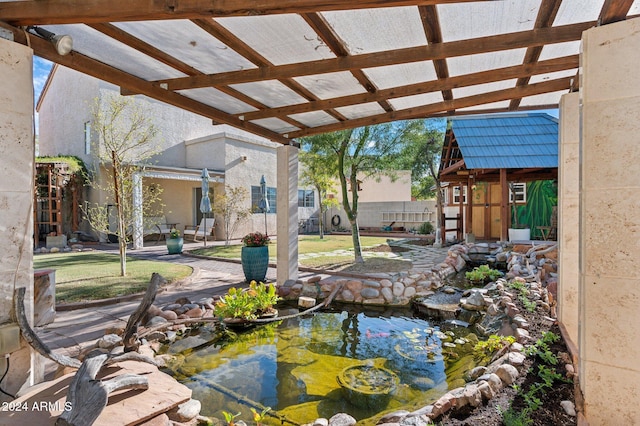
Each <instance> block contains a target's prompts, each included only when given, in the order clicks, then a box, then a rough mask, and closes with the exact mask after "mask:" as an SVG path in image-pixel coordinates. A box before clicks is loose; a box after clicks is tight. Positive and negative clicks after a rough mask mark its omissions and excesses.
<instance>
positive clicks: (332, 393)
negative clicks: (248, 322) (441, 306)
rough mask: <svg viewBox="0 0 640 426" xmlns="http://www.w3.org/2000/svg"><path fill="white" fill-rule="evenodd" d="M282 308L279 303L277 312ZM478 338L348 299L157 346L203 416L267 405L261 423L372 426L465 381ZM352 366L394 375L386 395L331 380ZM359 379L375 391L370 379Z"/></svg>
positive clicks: (247, 412)
mask: <svg viewBox="0 0 640 426" xmlns="http://www.w3.org/2000/svg"><path fill="white" fill-rule="evenodd" d="M296 311H297V310H296ZM290 313H291V309H287V308H285V307H281V308H280V314H281V316H283V315H287V314H290ZM476 342H477V338H476V336H475V335H474V334H472V333H471V332H470V331H469V329H466V328H461V327H456V326H454V325H451V326H447V324H436V323H433V322H430V321H428V320H425V319H421V318H417V317H415V316H414V315H413V313H412V312H411V311H410V310H398V309H395V310H393V311H391V310H383V309H382V308H380V309H364V310H363V309H360V310H358V309H357V308H355V307H353V306H351V305H349V306H344V307H341V308H340V309H336V310H332V311H322V312H321V311H317V312H315V313H314V314H311V315H308V316H302V317H296V318H292V319H285V320H283V321H279V322H276V323H270V324H267V325H260V326H256V327H255V328H252V329H250V330H245V331H242V332H238V333H235V332H230V331H227V332H224V331H221V330H220V329H214V328H212V327H211V328H210V327H201V328H199V329H196V330H192V331H191V332H190V334H189V335H188V336H185V337H184V338H182V339H180V340H177V341H175V342H174V343H172V344H171V345H169V346H167V347H165V348H164V350H165V351H166V353H170V354H173V355H175V360H176V361H175V362H174V363H173V364H172V365H171V366H170V368H169V371H167V372H169V373H170V374H173V375H174V376H175V377H176V378H177V379H178V380H179V381H180V382H181V383H183V384H185V385H186V386H188V387H189V388H190V389H192V391H193V398H195V399H197V400H199V401H200V402H202V410H201V414H202V415H205V416H211V417H215V418H219V419H222V418H224V415H223V411H226V412H228V413H232V414H235V413H238V412H241V413H242V414H241V416H239V417H237V418H236V420H239V419H242V420H245V421H246V422H247V423H249V422H252V420H251V419H252V414H251V408H254V409H255V410H256V411H258V413H259V412H261V411H262V409H264V407H271V410H270V412H269V413H270V416H268V417H267V418H266V419H265V420H264V421H263V423H264V424H273V425H275V424H278V425H279V424H303V423H309V422H313V420H315V419H316V418H319V417H325V418H329V417H331V416H333V415H334V414H336V413H339V412H344V413H348V414H350V415H352V416H353V417H355V418H356V419H357V420H358V421H359V422H358V424H375V423H376V421H375V418H376V417H379V415H380V414H381V413H384V412H388V411H393V410H397V409H400V408H402V409H409V410H411V409H417V408H420V407H422V406H424V405H427V404H429V403H430V402H432V401H434V400H435V399H437V398H438V397H439V396H441V395H442V394H444V393H445V392H446V391H447V389H449V388H454V387H457V386H459V385H460V384H461V383H462V384H463V383H464V379H463V374H464V372H466V371H467V370H469V369H470V368H473V367H474V366H475V362H474V360H473V355H472V354H473V347H474V346H475V343H476ZM354 366H360V369H361V370H363V371H369V370H371V371H374V372H375V374H378V375H379V374H381V373H382V374H387V372H390V374H391V375H392V376H397V377H393V378H389V377H386V378H385V379H384V380H386V381H387V384H389V383H391V381H393V384H392V385H389V386H387V390H386V391H388V392H389V395H388V397H385V398H382V399H376V400H375V401H373V402H371V403H362V402H361V401H360V402H359V401H357V400H352V401H351V402H350V401H349V400H348V399H347V397H348V396H349V393H350V392H349V391H345V390H343V389H342V388H341V386H340V384H339V383H338V380H337V378H338V376H339V375H341V374H342V376H341V377H343V380H345V379H344V377H352V376H353V368H352V367H354ZM350 367H351V368H350ZM363 367H364V368H363ZM375 374H374V376H375ZM358 380H359V381H360V382H362V383H365V384H366V385H367V386H369V387H375V383H373V382H372V381H375V380H374V379H373V378H366V377H365V378H364V379H363V378H359V379H358Z"/></svg>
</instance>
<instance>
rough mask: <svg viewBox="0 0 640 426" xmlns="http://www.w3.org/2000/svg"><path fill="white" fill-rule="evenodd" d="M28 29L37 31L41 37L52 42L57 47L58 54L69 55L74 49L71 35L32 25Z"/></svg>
mask: <svg viewBox="0 0 640 426" xmlns="http://www.w3.org/2000/svg"><path fill="white" fill-rule="evenodd" d="M27 30H33V31H35V33H36V34H38V35H39V36H40V37H42V38H43V39H45V40H47V41H49V42H51V44H53V47H55V49H56V52H58V55H61V56H64V55H67V54H69V52H71V50H73V39H72V38H71V36H69V35H55V34H54V33H52V32H51V31H48V30H45V29H44V28H40V27H35V26H30V27H28V28H27Z"/></svg>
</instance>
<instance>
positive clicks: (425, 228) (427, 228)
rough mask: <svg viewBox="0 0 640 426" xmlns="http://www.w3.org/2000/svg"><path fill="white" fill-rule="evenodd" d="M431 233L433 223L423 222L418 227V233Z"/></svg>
mask: <svg viewBox="0 0 640 426" xmlns="http://www.w3.org/2000/svg"><path fill="white" fill-rule="evenodd" d="M432 233H433V223H431V222H424V223H423V224H422V225H420V227H419V228H418V234H432Z"/></svg>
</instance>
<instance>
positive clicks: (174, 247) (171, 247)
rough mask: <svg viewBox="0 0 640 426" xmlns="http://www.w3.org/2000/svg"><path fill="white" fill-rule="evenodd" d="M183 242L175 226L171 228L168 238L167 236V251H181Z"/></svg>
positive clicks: (173, 252) (172, 252)
mask: <svg viewBox="0 0 640 426" xmlns="http://www.w3.org/2000/svg"><path fill="white" fill-rule="evenodd" d="M183 243H184V240H183V238H182V237H181V236H180V231H178V230H177V229H176V228H173V229H172V230H171V232H169V238H167V251H168V252H169V254H180V253H182V244H183Z"/></svg>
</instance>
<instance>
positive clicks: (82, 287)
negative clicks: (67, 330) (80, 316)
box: [33, 251, 192, 303]
mask: <svg viewBox="0 0 640 426" xmlns="http://www.w3.org/2000/svg"><path fill="white" fill-rule="evenodd" d="M33 267H34V269H43V268H50V269H55V270H56V301H57V302H61V303H70V302H80V301H85V300H99V299H106V298H110V297H116V296H126V295H128V294H133V293H140V292H144V291H145V290H146V289H147V286H148V285H149V281H150V280H151V274H152V273H153V272H157V273H159V274H160V275H162V276H163V277H164V278H166V280H167V282H168V283H171V282H175V281H178V280H181V279H183V278H186V277H188V276H189V275H191V272H192V268H191V267H189V266H184V265H176V264H173V263H169V262H156V261H152V260H141V259H135V258H131V257H127V276H126V277H121V276H120V257H119V256H118V255H114V254H109V253H102V252H95V251H94V252H82V253H58V254H46V255H39V256H34V258H33Z"/></svg>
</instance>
